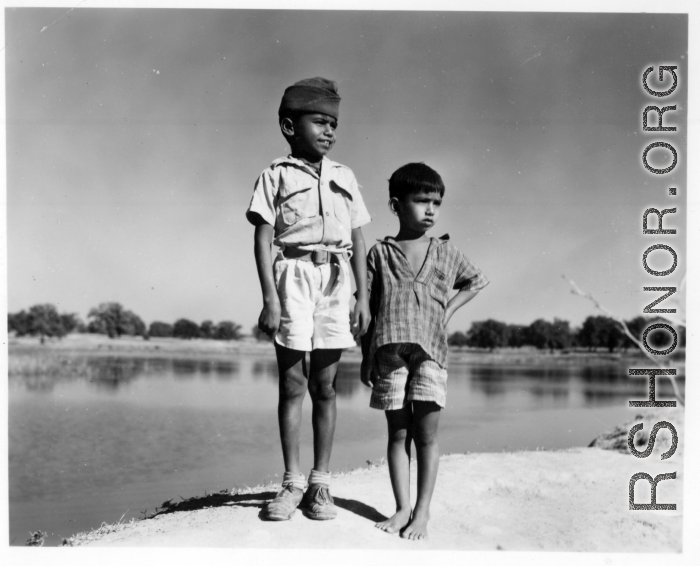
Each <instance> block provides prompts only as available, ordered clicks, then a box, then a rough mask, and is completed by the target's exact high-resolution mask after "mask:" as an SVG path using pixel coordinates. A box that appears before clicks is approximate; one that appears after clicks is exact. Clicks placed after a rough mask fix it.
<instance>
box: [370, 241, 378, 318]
mask: <svg viewBox="0 0 700 566" xmlns="http://www.w3.org/2000/svg"><path fill="white" fill-rule="evenodd" d="M376 255H377V254H376V252H375V248H372V249H371V250H369V254H368V255H367V295H368V298H369V312H370V314H371V315H372V316H373V317H375V316H377V312H378V311H379V277H378V275H379V274H378V273H377V264H376Z"/></svg>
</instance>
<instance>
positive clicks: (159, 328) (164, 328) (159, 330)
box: [148, 321, 173, 338]
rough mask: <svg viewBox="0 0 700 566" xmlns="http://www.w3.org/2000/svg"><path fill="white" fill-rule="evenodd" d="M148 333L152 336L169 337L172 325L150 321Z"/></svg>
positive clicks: (171, 332)
mask: <svg viewBox="0 0 700 566" xmlns="http://www.w3.org/2000/svg"><path fill="white" fill-rule="evenodd" d="M148 335H149V336H151V337H152V338H170V337H171V336H172V335H173V325H172V324H168V323H167V322H159V321H155V322H152V323H151V325H150V326H149V327H148Z"/></svg>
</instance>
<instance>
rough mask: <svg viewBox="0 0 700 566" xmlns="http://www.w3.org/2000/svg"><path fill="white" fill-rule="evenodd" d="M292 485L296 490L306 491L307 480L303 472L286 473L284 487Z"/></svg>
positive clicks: (283, 480) (283, 481) (283, 479)
mask: <svg viewBox="0 0 700 566" xmlns="http://www.w3.org/2000/svg"><path fill="white" fill-rule="evenodd" d="M286 485H291V486H292V487H294V488H296V489H304V488H305V487H306V479H305V478H304V474H302V473H301V472H296V473H295V472H284V477H283V478H282V487H284V486H286Z"/></svg>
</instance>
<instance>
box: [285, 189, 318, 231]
mask: <svg viewBox="0 0 700 566" xmlns="http://www.w3.org/2000/svg"><path fill="white" fill-rule="evenodd" d="M299 180H300V179H284V178H283V179H281V183H280V189H279V193H278V196H279V200H278V202H277V206H278V208H279V214H281V215H282V220H283V221H284V223H285V224H286V225H287V226H291V225H292V224H295V223H297V222H299V220H302V219H304V218H312V217H314V216H318V191H315V190H313V189H314V187H313V186H312V184H311V183H310V182H307V183H300V182H299Z"/></svg>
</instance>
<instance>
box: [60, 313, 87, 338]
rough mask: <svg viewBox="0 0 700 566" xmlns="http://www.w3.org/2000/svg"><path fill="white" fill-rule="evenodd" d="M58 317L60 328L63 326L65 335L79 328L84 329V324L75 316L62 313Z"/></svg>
mask: <svg viewBox="0 0 700 566" xmlns="http://www.w3.org/2000/svg"><path fill="white" fill-rule="evenodd" d="M59 316H60V318H61V326H63V330H65V332H66V334H70V333H71V332H74V331H76V330H79V329H80V328H81V327H82V328H85V324H83V321H82V320H80V318H79V317H78V315H77V314H74V313H63V314H61V315H59Z"/></svg>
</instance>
